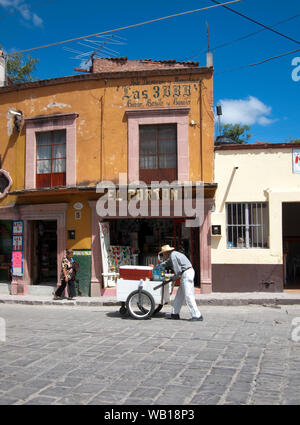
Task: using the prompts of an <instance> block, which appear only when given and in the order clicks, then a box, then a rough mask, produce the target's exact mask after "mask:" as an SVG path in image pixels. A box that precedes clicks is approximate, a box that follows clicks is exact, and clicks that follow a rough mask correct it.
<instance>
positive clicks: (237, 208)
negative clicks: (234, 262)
mask: <svg viewBox="0 0 300 425" xmlns="http://www.w3.org/2000/svg"><path fill="white" fill-rule="evenodd" d="M226 216H227V217H226V220H227V221H226V223H227V229H226V230H227V247H228V248H268V239H269V222H268V204H267V203H265V202H247V203H230V204H229V203H228V204H226Z"/></svg>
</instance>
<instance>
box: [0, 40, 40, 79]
mask: <svg viewBox="0 0 300 425" xmlns="http://www.w3.org/2000/svg"><path fill="white" fill-rule="evenodd" d="M0 49H1V46H0ZM38 62H39V59H34V58H33V57H32V56H31V55H27V57H26V58H25V59H24V58H23V56H22V55H21V54H14V55H9V56H8V58H7V62H6V73H7V77H8V78H9V79H10V80H11V82H13V83H14V84H21V83H25V82H26V81H34V79H33V77H32V75H31V74H32V72H33V71H34V70H35V66H36V64H37V63H38Z"/></svg>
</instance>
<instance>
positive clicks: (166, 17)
mask: <svg viewBox="0 0 300 425" xmlns="http://www.w3.org/2000/svg"><path fill="white" fill-rule="evenodd" d="M240 1H241V0H231V1H229V2H226V3H220V4H217V5H215V6H207V7H203V8H201V9H195V10H189V11H187V12H181V13H176V14H174V15H170V16H164V17H163V18H157V19H152V20H150V21H145V22H140V23H138V24H134V25H128V26H126V27H121V28H116V29H113V30H109V31H103V32H99V33H96V34H90V35H85V36H83V37H76V38H72V39H70V40H65V41H59V42H57V43H52V44H46V45H44V46H39V47H33V48H31V49H25V50H20V51H19V52H15V53H8V54H7V56H10V55H15V54H20V53H26V52H31V51H33V50H39V49H45V48H47V47H53V46H58V45H60V44H66V43H70V42H72V41H77V40H82V39H83V38H87V37H96V36H98V35H102V34H108V33H112V32H117V31H123V30H126V29H130V28H135V27H139V26H142V25H147V24H152V23H154V22H158V21H163V20H165V19H170V18H175V17H178V16H183V15H187V14H190V13H196V12H200V11H202V10H207V9H213V8H215V7H219V6H223V5H226V4H232V3H238V2H240Z"/></svg>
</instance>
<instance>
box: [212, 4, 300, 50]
mask: <svg viewBox="0 0 300 425" xmlns="http://www.w3.org/2000/svg"><path fill="white" fill-rule="evenodd" d="M210 1H212V2H213V3H216V4H218V5H221V3H220V2H218V1H217V0H210ZM222 7H224V8H225V9H228V10H230V12H233V13H236V14H237V15H239V16H241V17H242V18H245V19H248V21H251V22H254V23H255V24H257V25H260V26H261V27H264V28H265V29H267V30H269V31H272V32H274V33H275V34H278V35H280V36H281V37H284V38H287V39H288V40H290V41H293V42H294V43H297V44H300V41H298V40H295V39H294V38H292V37H290V36H288V35H285V34H282V33H281V32H279V31H276V30H274V29H273V28H271V27H268V26H267V25H264V24H262V23H261V22H258V21H256V20H255V19H252V18H250V17H249V16H247V15H244V14H243V13H240V12H238V11H236V10H234V9H231V7H228V6H226V5H224V4H223V5H222Z"/></svg>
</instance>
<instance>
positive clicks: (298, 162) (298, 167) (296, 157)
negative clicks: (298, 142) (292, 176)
mask: <svg viewBox="0 0 300 425" xmlns="http://www.w3.org/2000/svg"><path fill="white" fill-rule="evenodd" d="M293 173H300V149H293Z"/></svg>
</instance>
